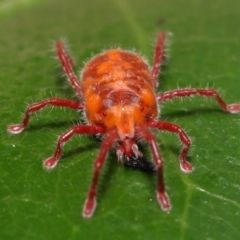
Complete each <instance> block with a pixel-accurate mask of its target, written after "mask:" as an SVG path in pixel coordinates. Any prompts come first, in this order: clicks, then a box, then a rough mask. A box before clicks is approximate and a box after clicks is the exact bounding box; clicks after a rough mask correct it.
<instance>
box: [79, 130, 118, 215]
mask: <svg viewBox="0 0 240 240" xmlns="http://www.w3.org/2000/svg"><path fill="white" fill-rule="evenodd" d="M117 138H118V136H117V133H116V131H115V130H114V131H111V132H109V133H107V136H106V138H105V139H104V141H103V143H102V146H101V149H100V153H99V155H98V158H97V160H96V161H95V164H94V174H93V179H92V185H91V187H90V190H89V192H88V196H87V199H86V201H85V203H84V207H83V211H82V215H83V217H85V218H90V217H91V216H92V215H93V213H94V211H95V209H96V205H97V201H96V191H97V183H98V178H99V173H100V170H101V168H102V166H103V164H104V161H105V158H106V154H107V152H108V150H109V148H110V147H111V146H112V144H113V143H114V142H115V141H116V139H117Z"/></svg>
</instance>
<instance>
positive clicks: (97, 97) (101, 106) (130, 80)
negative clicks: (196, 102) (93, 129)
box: [82, 49, 157, 135]
mask: <svg viewBox="0 0 240 240" xmlns="http://www.w3.org/2000/svg"><path fill="white" fill-rule="evenodd" d="M154 88H155V87H154V83H153V80H152V78H151V72H150V69H149V66H148V64H147V63H146V62H145V61H144V60H143V58H142V57H140V56H138V55H136V54H134V53H132V52H128V51H122V50H119V49H116V50H109V51H106V52H104V53H102V54H100V55H98V56H96V57H94V58H93V59H91V60H90V61H89V62H88V63H87V64H86V66H85V68H84V70H83V72H82V91H83V96H84V101H85V108H86V115H87V118H88V120H89V122H90V123H91V124H92V125H99V124H101V125H104V126H106V127H107V128H112V127H114V126H116V127H117V128H118V129H120V131H121V129H122V131H123V132H129V134H130V135H131V134H133V132H131V129H130V128H134V126H135V125H141V124H144V123H145V122H146V121H147V120H148V119H154V118H156V117H157V104H156V99H155V89H154ZM130 132H131V133H130Z"/></svg>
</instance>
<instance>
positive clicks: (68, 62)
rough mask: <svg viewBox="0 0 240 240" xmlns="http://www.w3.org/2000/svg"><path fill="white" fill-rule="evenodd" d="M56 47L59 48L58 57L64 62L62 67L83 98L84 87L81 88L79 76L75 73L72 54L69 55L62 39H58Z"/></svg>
mask: <svg viewBox="0 0 240 240" xmlns="http://www.w3.org/2000/svg"><path fill="white" fill-rule="evenodd" d="M56 48H57V54H58V58H59V60H60V62H61V64H62V67H63V69H64V71H65V73H66V75H67V77H68V80H69V82H70V83H71V85H72V86H73V88H74V89H75V91H76V93H77V95H78V96H79V97H80V98H81V97H82V89H81V86H80V83H79V80H78V78H77V77H76V75H75V74H74V71H73V66H72V65H73V61H72V59H71V58H70V56H69V55H68V53H67V51H66V50H65V47H64V43H63V42H61V41H58V42H57V43H56Z"/></svg>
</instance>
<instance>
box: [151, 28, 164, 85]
mask: <svg viewBox="0 0 240 240" xmlns="http://www.w3.org/2000/svg"><path fill="white" fill-rule="evenodd" d="M165 38H166V35H165V33H164V32H160V33H159V34H158V38H157V43H156V46H155V51H154V61H153V68H152V79H153V81H154V84H155V86H156V87H157V86H158V75H159V73H160V71H161V63H162V61H163V59H164V42H165Z"/></svg>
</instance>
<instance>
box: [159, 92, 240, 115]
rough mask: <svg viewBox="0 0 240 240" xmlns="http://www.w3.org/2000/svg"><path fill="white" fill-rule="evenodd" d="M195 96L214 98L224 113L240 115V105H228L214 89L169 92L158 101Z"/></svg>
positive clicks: (162, 94)
mask: <svg viewBox="0 0 240 240" xmlns="http://www.w3.org/2000/svg"><path fill="white" fill-rule="evenodd" d="M193 95H199V96H202V97H213V98H215V99H216V101H217V102H218V104H219V105H220V106H221V108H222V109H223V110H224V111H227V112H230V113H239V112H240V103H232V104H226V103H225V101H224V100H223V99H222V98H221V97H220V95H219V94H218V92H216V91H215V90H213V89H196V88H192V89H191V88H186V89H179V90H173V91H168V92H165V93H160V94H158V95H157V100H158V101H159V102H163V101H167V100H171V99H173V98H181V97H191V96H193Z"/></svg>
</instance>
